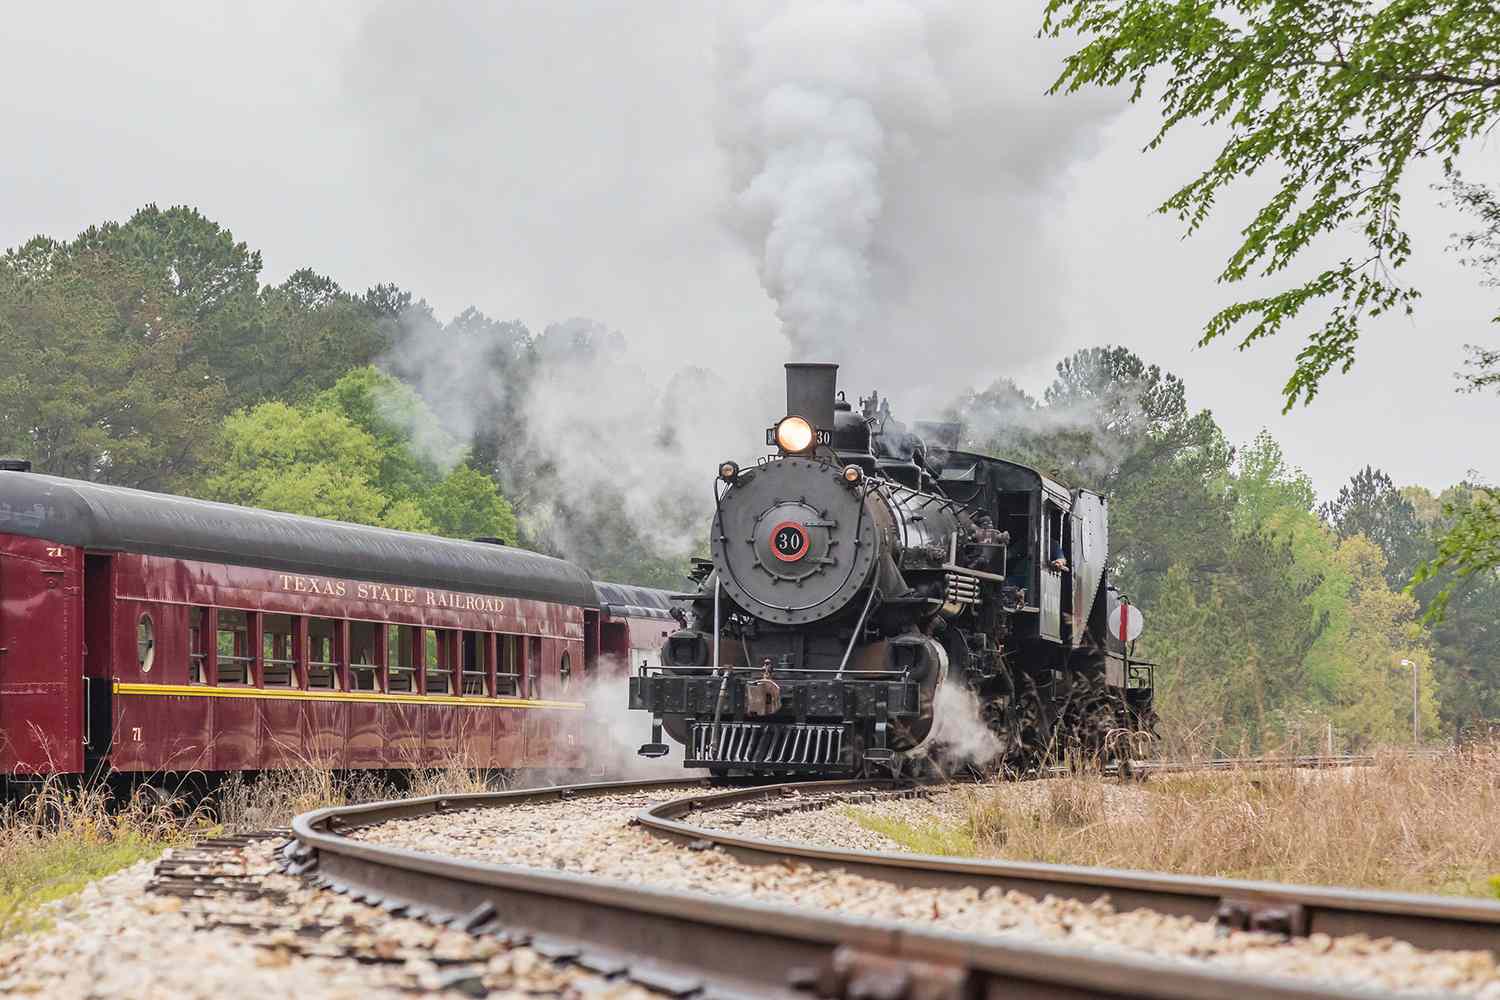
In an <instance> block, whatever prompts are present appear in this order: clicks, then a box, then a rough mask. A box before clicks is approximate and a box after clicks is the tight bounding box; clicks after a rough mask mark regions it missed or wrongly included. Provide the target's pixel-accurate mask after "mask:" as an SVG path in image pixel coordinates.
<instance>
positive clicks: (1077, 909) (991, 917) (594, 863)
mask: <svg viewBox="0 0 1500 1000" xmlns="http://www.w3.org/2000/svg"><path fill="white" fill-rule="evenodd" d="M944 794H945V793H938V794H937V796H935V797H934V798H932V799H929V800H926V801H923V800H905V799H903V800H894V799H893V800H890V801H889V802H887V803H878V802H877V803H874V804H871V803H864V804H861V806H860V808H862V809H871V808H880V809H902V810H913V809H917V810H934V811H935V813H939V814H940V813H941V812H942V811H943V809H944V806H945V802H944V799H943V795H944ZM663 797H664V793H663V792H661V791H659V790H657V791H641V792H629V793H615V794H610V795H603V796H587V797H580V798H575V799H571V800H564V801H556V800H549V801H545V802H542V801H537V802H520V803H515V804H511V805H506V806H504V807H502V808H495V809H475V810H468V811H463V812H450V813H444V814H442V815H436V816H426V817H421V818H417V819H410V820H399V821H393V822H389V823H384V824H380V825H378V826H373V827H366V828H363V829H360V830H356V831H353V832H352V833H351V836H353V837H355V838H357V839H360V840H365V841H369V842H372V843H379V844H386V845H391V846H399V847H403V848H408V849H413V850H420V851H425V852H428V853H433V854H441V855H447V856H452V857H460V858H469V859H474V860H480V861H488V862H492V863H501V864H514V865H522V866H527V867H534V868H543V869H554V870H563V871H568V872H572V873H574V874H579V875H588V876H594V877H599V878H606V879H612V880H615V881H620V882H626V883H634V884H650V885H654V886H658V887H662V888H670V889H679V890H686V891H691V892H700V893H705V894H708V895H711V896H715V897H720V898H726V897H728V898H744V899H754V900H758V901H761V902H766V903H774V904H780V905H791V906H801V907H813V908H818V909H823V910H829V911H836V912H839V913H845V914H850V915H857V916H863V917H869V918H875V919H882V920H900V921H908V922H911V923H915V924H919V925H921V926H923V927H927V928H933V929H947V930H954V931H962V932H967V933H974V934H983V935H995V936H1000V937H1004V938H1007V939H1011V940H1023V939H1030V940H1039V941H1047V942H1051V943H1054V944H1067V945H1073V946H1079V947H1088V948H1098V949H1103V950H1106V951H1111V952H1114V953H1116V954H1118V953H1122V952H1128V953H1131V954H1137V955H1140V954H1146V955H1151V956H1154V957H1157V958H1162V959H1167V960H1174V961H1183V962H1204V963H1212V964H1214V965H1215V966H1218V967H1224V968H1233V969H1235V970H1237V971H1239V972H1242V973H1246V974H1251V975H1271V976H1297V977H1312V978H1315V979H1319V980H1323V981H1328V982H1338V983H1340V984H1343V985H1364V986H1371V987H1376V988H1381V989H1386V990H1396V991H1417V992H1427V993H1431V992H1454V993H1462V994H1466V995H1472V996H1480V997H1485V998H1491V1000H1500V972H1497V968H1496V963H1495V958H1494V956H1493V955H1492V954H1491V953H1490V952H1488V951H1423V950H1419V949H1416V948H1414V947H1412V946H1411V945H1409V944H1407V943H1406V942H1402V941H1394V940H1390V939H1378V940H1372V939H1370V938H1367V937H1364V936H1358V935H1356V936H1349V937H1341V938H1330V937H1329V936H1327V935H1324V934H1313V935H1311V936H1309V937H1307V938H1294V939H1291V940H1285V939H1283V938H1280V937H1278V936H1274V935H1269V934H1259V933H1244V932H1230V933H1225V932H1223V931H1221V930H1220V929H1219V928H1217V927H1216V926H1215V925H1213V924H1212V923H1209V922H1204V921H1198V920H1193V919H1191V918H1188V917H1175V916H1167V915H1163V914H1160V913H1155V912H1152V911H1148V910H1136V911H1131V912H1126V913H1121V912H1116V911H1115V909H1114V908H1113V907H1112V906H1111V905H1110V904H1109V903H1108V901H1107V900H1099V901H1096V902H1093V903H1088V904H1085V903H1080V902H1077V901H1074V900H1062V899H1056V898H1054V897H1050V896H1049V897H1045V898H1042V899H1036V898H1033V897H1029V896H1026V895H1023V894H1021V893H1017V892H1013V891H1012V892H1002V891H1000V890H998V889H988V890H985V891H983V892H981V891H979V890H977V889H959V890H950V889H925V888H920V889H899V888H896V887H893V886H891V885H888V884H886V883H884V882H881V881H877V880H874V879H870V878H865V877H862V876H857V875H851V874H848V873H846V872H841V871H817V870H814V869H812V868H809V867H807V866H805V865H798V864H773V865H751V864H745V863H741V862H739V861H737V860H735V859H734V858H732V857H731V856H730V855H728V854H726V853H725V852H723V851H720V850H718V849H717V848H714V849H709V850H688V849H685V848H681V847H677V846H675V845H672V844H669V843H666V842H664V841H662V840H660V839H658V838H656V837H654V836H652V835H651V834H649V833H647V832H646V831H645V830H643V829H641V828H639V827H638V826H635V825H633V824H632V823H631V819H632V818H633V817H634V816H635V814H636V813H637V812H639V811H640V810H641V809H642V808H644V807H645V806H647V805H650V804H652V803H653V802H657V801H660V800H661V799H662V798H663ZM737 811H738V812H739V813H740V814H741V815H740V816H739V817H738V823H737V824H736V823H735V820H736V816H735V813H736V812H737ZM754 811H755V810H754V809H740V810H729V811H726V812H724V813H722V814H721V815H719V816H718V817H717V819H718V820H720V821H721V822H723V825H728V826H730V827H731V828H733V829H735V830H736V831H737V832H748V833H756V834H759V835H765V836H776V837H778V838H780V839H808V840H812V841H815V842H818V843H822V844H832V845H835V846H839V847H849V848H862V849H873V850H892V849H896V847H895V845H893V844H892V843H890V842H889V841H887V840H886V839H885V838H883V837H880V836H879V835H878V834H874V833H871V832H869V831H866V830H862V829H860V828H859V827H858V826H857V825H856V824H855V823H853V822H852V821H850V820H848V819H847V818H846V817H845V816H843V815H842V812H841V810H840V809H839V808H837V807H833V808H824V809H818V810H810V811H806V812H794V813H786V814H783V815H779V816H768V817H764V818H760V819H753V818H745V816H744V815H743V814H744V813H746V812H751V813H753V812H754ZM714 818H715V817H714V815H713V814H711V813H705V814H702V815H699V816H697V817H695V818H694V821H695V822H699V823H701V824H702V825H709V826H712V825H715V824H714V823H713V822H710V820H712V819H714Z"/></svg>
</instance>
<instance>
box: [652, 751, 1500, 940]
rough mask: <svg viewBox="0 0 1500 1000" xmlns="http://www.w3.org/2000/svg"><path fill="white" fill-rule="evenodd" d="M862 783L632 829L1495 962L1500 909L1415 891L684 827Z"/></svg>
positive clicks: (778, 791)
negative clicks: (1459, 952) (1480, 955)
mask: <svg viewBox="0 0 1500 1000" xmlns="http://www.w3.org/2000/svg"><path fill="white" fill-rule="evenodd" d="M889 787H890V785H889V784H888V783H886V784H882V783H879V782H868V781H834V782H828V781H824V782H804V783H794V784H783V785H769V786H764V785H763V786H760V787H757V788H739V789H731V790H721V791H714V790H707V791H704V792H702V793H695V794H692V795H690V796H688V797H684V798H679V799H676V800H674V801H671V802H664V803H660V804H657V805H654V806H650V807H647V808H646V809H643V810H641V812H640V813H639V814H638V815H637V817H636V819H637V822H638V823H639V824H640V825H641V826H642V827H644V828H645V829H647V830H649V831H651V832H652V833H654V834H657V835H659V836H662V837H665V838H667V839H670V840H673V841H676V842H678V843H691V844H697V845H705V846H706V845H708V844H714V845H718V846H719V847H720V848H722V849H724V850H726V851H728V852H729V853H730V854H732V855H734V856H735V857H736V858H738V859H740V860H742V861H746V862H749V863H753V864H784V863H786V862H787V861H797V862H802V863H805V864H807V865H809V866H811V867H814V868H820V869H830V868H837V869H841V870H843V871H846V872H850V873H852V874H857V875H863V876H868V877H870V878H874V879H879V880H882V881H886V882H889V883H892V884H895V885H898V886H902V887H907V886H928V887H941V888H954V887H963V886H972V887H976V888H980V889H985V888H989V887H991V886H996V887H999V888H1001V889H1002V890H1010V889H1014V890H1016V891H1018V892H1022V893H1025V894H1027V895H1030V896H1037V897H1040V896H1046V895H1051V896H1057V897H1060V898H1069V899H1077V900H1081V901H1084V902H1090V901H1092V900H1095V899H1099V898H1101V897H1105V896H1107V897H1109V899H1110V901H1111V903H1112V904H1113V905H1114V907H1115V909H1117V910H1120V911H1125V910H1133V909H1149V910H1154V911H1156V912H1159V913H1166V914H1172V915H1181V916H1188V917H1193V918H1195V919H1198V920H1218V921H1219V922H1220V923H1222V924H1224V925H1226V926H1229V927H1236V928H1241V929H1254V930H1269V931H1274V932H1277V933H1286V934H1294V935H1304V934H1313V933H1323V934H1327V935H1329V936H1331V937H1340V936H1345V935H1350V934H1365V935H1368V936H1370V937H1373V938H1380V937H1391V938H1397V939H1400V940H1403V941H1408V942H1410V943H1411V944H1413V945H1415V946H1417V947H1420V948H1430V949H1480V950H1490V951H1495V952H1497V954H1500V903H1494V902H1488V901H1485V900H1481V899H1468V898H1463V897H1445V896H1428V895H1416V894H1410V893H1396V892H1383V891H1374V890H1359V889H1343V888H1337V887H1328V886H1304V885H1290V884H1283V883H1277V882H1259V881H1248V880H1239V879H1225V878H1205V877H1199V876H1192V875H1172V874H1166V873H1161V872H1147V871H1132V870H1125V869H1112V868H1089V867H1082V866H1078V865H1053V864H1041V863H1034V862H1020V861H995V860H980V859H956V858H951V857H938V856H934V855H925V854H906V853H894V852H882V851H863V850H842V849H836V848H830V847H820V846H816V845H811V844H799V843H791V842H788V841H781V840H773V839H768V838H763V837H754V836H749V835H747V834H743V833H737V832H735V831H732V830H724V829H717V828H714V827H711V826H704V825H700V824H698V823H692V822H687V821H686V819H685V817H688V816H689V815H690V814H692V813H694V812H700V811H703V810H711V809H720V808H725V807H729V806H735V805H741V804H744V803H749V802H781V803H786V802H788V801H792V802H794V801H795V797H796V796H799V795H806V794H810V793H811V794H820V795H822V794H829V793H834V794H840V793H852V792H862V791H870V790H877V789H881V788H889Z"/></svg>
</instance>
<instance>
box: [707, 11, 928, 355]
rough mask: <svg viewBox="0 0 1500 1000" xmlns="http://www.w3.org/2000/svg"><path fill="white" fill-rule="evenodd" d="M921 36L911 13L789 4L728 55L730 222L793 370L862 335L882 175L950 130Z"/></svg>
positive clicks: (870, 301)
mask: <svg viewBox="0 0 1500 1000" xmlns="http://www.w3.org/2000/svg"><path fill="white" fill-rule="evenodd" d="M927 34H928V31H927V23H926V15H925V13H924V12H922V11H921V10H920V9H918V8H917V7H916V6H914V5H913V4H910V3H905V2H890V0H876V2H871V3H864V4H860V5H858V6H857V7H854V6H851V5H850V4H847V3H842V2H838V3H799V4H797V5H796V6H792V7H787V8H785V9H783V10H781V11H780V12H778V13H777V14H775V15H774V16H772V17H771V18H770V19H769V20H767V21H766V22H765V23H763V24H761V25H759V26H756V27H753V28H751V29H750V30H748V31H746V33H745V34H744V36H743V46H742V47H741V48H740V49H739V50H738V51H734V50H733V49H731V50H729V52H730V58H732V59H736V60H737V62H738V65H737V66H735V67H734V68H733V70H730V74H729V75H730V78H729V80H728V82H727V84H726V91H727V92H726V98H727V100H728V103H729V104H730V105H731V107H732V108H733V109H734V110H735V111H737V112H738V113H737V114H730V115H729V116H728V117H727V119H726V123H725V127H724V138H725V141H726V142H727V143H728V144H729V145H730V146H731V147H732V148H733V149H734V150H735V152H736V154H737V155H736V160H737V161H738V162H737V166H738V167H739V168H740V170H742V171H744V174H743V175H742V176H740V177H738V178H736V180H737V182H738V183H737V188H738V190H737V193H736V196H735V206H734V207H735V215H736V217H737V219H738V221H739V222H740V225H741V228H742V229H743V231H744V232H745V234H746V235H747V236H748V237H750V238H751V239H752V240H753V241H754V244H755V245H756V246H757V247H760V248H761V260H760V275H761V281H762V283H763V284H764V285H765V287H766V290H767V291H768V292H770V294H771V296H772V297H773V298H774V299H775V300H776V303H777V315H778V316H779V317H780V319H781V322H782V328H783V330H784V331H785V333H786V335H787V337H788V338H789V339H790V340H791V342H792V349H793V354H794V355H795V356H797V357H801V358H808V357H817V358H827V359H836V358H841V357H844V356H846V354H847V349H848V348H849V347H851V346H852V345H854V344H857V343H858V341H859V339H860V338H861V336H862V335H865V334H867V333H869V332H870V319H871V310H872V309H873V308H874V307H875V304H876V292H875V287H874V280H875V267H874V262H873V260H872V259H871V258H872V254H873V252H874V250H875V246H876V238H877V236H878V234H879V228H880V225H881V222H882V215H883V212H884V209H885V192H884V190H883V188H884V185H885V184H886V183H888V181H887V179H886V176H885V174H886V172H887V170H886V168H887V163H888V161H889V160H890V159H891V158H892V157H894V156H898V155H900V152H901V150H902V149H903V148H906V149H911V150H916V149H921V148H928V147H930V146H931V142H932V138H933V136H934V135H935V134H936V133H937V132H938V131H939V130H941V129H942V128H943V127H944V126H945V125H946V124H947V123H948V121H949V119H950V106H949V101H948V93H947V89H946V87H945V86H944V84H943V82H942V81H941V80H940V79H939V77H938V73H937V69H936V67H935V66H934V65H933V61H932V53H931V51H930V48H929V40H928V37H927ZM726 69H727V67H726Z"/></svg>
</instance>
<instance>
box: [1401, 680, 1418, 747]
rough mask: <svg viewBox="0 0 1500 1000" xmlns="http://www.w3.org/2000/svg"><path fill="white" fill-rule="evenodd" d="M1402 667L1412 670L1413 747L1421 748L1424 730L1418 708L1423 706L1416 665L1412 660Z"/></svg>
mask: <svg viewBox="0 0 1500 1000" xmlns="http://www.w3.org/2000/svg"><path fill="white" fill-rule="evenodd" d="M1401 666H1403V667H1410V670H1412V745H1413V747H1421V745H1422V729H1421V724H1419V723H1418V706H1419V705H1421V693H1419V688H1418V673H1416V663H1413V661H1412V660H1403V661H1401Z"/></svg>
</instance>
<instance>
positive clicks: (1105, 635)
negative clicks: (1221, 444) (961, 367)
mask: <svg viewBox="0 0 1500 1000" xmlns="http://www.w3.org/2000/svg"><path fill="white" fill-rule="evenodd" d="M837 371H838V366H837V365H834V364H788V365H787V366H786V388H787V410H786V412H787V415H786V416H785V417H783V418H782V419H781V420H780V421H779V422H778V423H777V424H776V425H775V426H774V427H771V428H769V429H767V431H766V444H767V446H769V447H773V448H775V449H776V450H775V453H774V454H772V455H769V456H768V457H765V458H763V459H761V460H760V461H759V462H757V463H756V464H755V465H754V466H751V467H744V468H742V467H741V466H739V465H738V464H737V463H735V462H732V461H726V462H724V463H723V464H721V465H720V466H719V469H718V477H717V482H716V483H715V487H714V496H715V511H714V516H713V522H712V528H711V533H710V547H711V554H712V559H710V560H700V561H699V562H698V563H697V566H696V571H695V574H694V578H695V582H696V583H697V584H698V590H697V591H696V592H695V593H692V594H688V595H679V596H681V597H683V598H684V599H685V600H687V601H688V602H689V607H690V609H691V611H690V614H689V615H686V616H684V619H685V620H684V621H683V622H682V625H683V627H682V628H680V629H678V630H677V631H675V632H673V633H672V634H671V635H670V636H668V638H667V641H666V643H665V644H664V646H663V647H662V654H661V664H660V665H659V666H658V667H654V668H647V667H643V668H642V669H641V671H640V672H639V673H638V674H637V675H635V676H633V677H632V678H631V680H630V707H631V708H633V709H638V710H640V711H643V712H649V713H651V715H652V736H651V741H650V742H649V743H646V744H645V745H643V746H642V747H641V748H640V752H641V754H642V755H644V756H648V757H649V756H660V755H663V754H665V753H667V752H668V746H667V744H666V743H665V742H664V741H663V734H664V733H665V735H666V736H669V737H670V738H671V739H673V740H675V741H676V742H678V743H680V744H682V745H683V747H684V763H685V765H686V766H687V767H690V768H708V769H710V770H711V771H712V772H713V773H715V774H720V775H727V774H735V775H829V776H847V775H858V774H866V775H872V774H891V773H895V774H913V773H920V772H924V771H931V770H933V769H937V770H941V771H943V772H946V773H953V772H954V771H957V770H960V769H964V770H971V771H979V772H981V773H995V772H1002V773H1007V774H1011V775H1025V774H1029V773H1034V772H1036V771H1037V770H1038V769H1039V768H1041V767H1043V766H1045V765H1046V764H1047V763H1049V762H1052V761H1063V760H1072V761H1079V762H1082V761H1092V762H1108V761H1116V762H1120V763H1122V764H1125V765H1127V766H1128V761H1129V759H1130V756H1131V753H1132V750H1133V748H1134V745H1135V744H1137V743H1138V742H1140V741H1143V740H1147V739H1149V738H1150V736H1151V733H1152V726H1153V722H1154V716H1153V712H1152V681H1153V679H1152V670H1151V666H1150V664H1147V663H1144V662H1139V661H1134V660H1132V659H1131V658H1130V656H1129V642H1130V641H1131V640H1133V639H1134V638H1135V636H1136V634H1137V633H1138V631H1139V624H1140V615H1139V612H1138V611H1136V610H1135V609H1134V608H1133V607H1131V606H1130V605H1129V604H1128V603H1125V602H1124V601H1122V599H1121V597H1120V595H1119V594H1118V592H1117V591H1116V590H1115V588H1114V587H1113V586H1111V585H1110V583H1109V581H1108V578H1107V573H1106V562H1107V559H1108V554H1109V535H1108V517H1107V514H1108V504H1107V502H1106V499H1105V498H1104V497H1103V496H1101V495H1099V494H1097V493H1093V492H1090V491H1089V490H1083V489H1068V488H1067V487H1065V486H1063V485H1061V484H1059V483H1057V482H1054V481H1053V480H1052V479H1050V478H1048V477H1047V476H1044V475H1042V474H1041V473H1040V472H1038V471H1037V470H1035V469H1032V468H1028V467H1026V466H1023V465H1018V464H1016V463H1014V462H1007V461H1004V460H1002V459H997V458H991V457H988V456H985V455H977V454H972V453H968V452H963V451H960V450H958V441H959V434H960V428H959V427H958V425H956V424H950V423H934V422H918V423H916V424H914V425H913V426H912V427H910V428H908V427H907V426H906V425H905V424H903V423H901V422H900V421H898V420H896V419H895V418H894V416H893V415H892V413H891V408H890V403H889V401H888V400H883V399H881V398H880V396H879V394H878V393H872V394H871V395H870V396H869V397H868V398H864V399H861V400H860V401H859V409H858V410H856V409H855V408H854V407H853V406H852V405H851V404H850V403H848V402H847V401H846V400H845V399H844V398H843V395H842V394H836V392H835V389H836V378H837Z"/></svg>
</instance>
